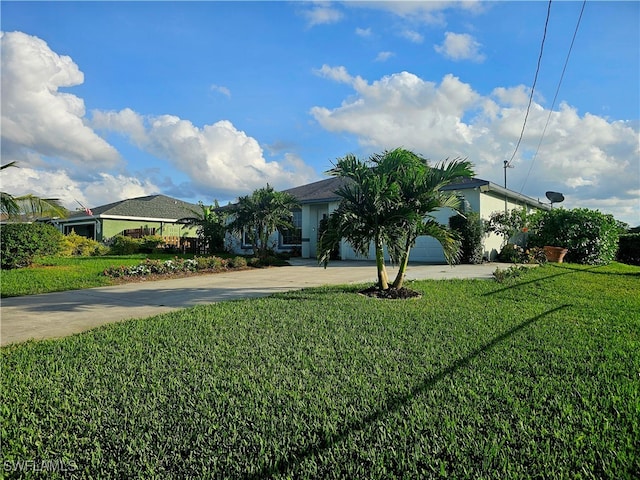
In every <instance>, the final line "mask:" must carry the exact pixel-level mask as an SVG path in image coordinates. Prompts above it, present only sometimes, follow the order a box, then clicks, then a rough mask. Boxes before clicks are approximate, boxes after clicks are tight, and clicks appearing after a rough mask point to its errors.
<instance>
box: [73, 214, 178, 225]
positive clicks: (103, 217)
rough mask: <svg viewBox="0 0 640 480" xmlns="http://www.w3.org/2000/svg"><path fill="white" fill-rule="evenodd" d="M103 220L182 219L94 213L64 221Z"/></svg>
mask: <svg viewBox="0 0 640 480" xmlns="http://www.w3.org/2000/svg"><path fill="white" fill-rule="evenodd" d="M91 219H93V220H98V219H100V220H102V219H108V220H135V221H143V222H174V223H175V222H177V221H178V220H180V219H179V218H153V217H126V216H123V215H104V214H99V215H93V216H89V215H87V216H83V217H71V218H66V219H64V220H63V221H67V222H75V221H77V220H91Z"/></svg>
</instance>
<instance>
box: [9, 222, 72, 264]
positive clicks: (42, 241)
mask: <svg viewBox="0 0 640 480" xmlns="http://www.w3.org/2000/svg"><path fill="white" fill-rule="evenodd" d="M62 237H63V235H62V233H60V231H58V229H57V228H55V227H54V226H52V225H47V224H44V223H8V224H6V225H3V226H2V230H0V263H1V264H2V268H3V269H11V268H22V267H28V266H29V265H31V264H32V263H33V260H34V259H35V258H36V257H38V256H43V255H56V254H57V253H58V252H59V251H60V248H61V243H62Z"/></svg>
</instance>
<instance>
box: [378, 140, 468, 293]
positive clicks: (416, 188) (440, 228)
mask: <svg viewBox="0 0 640 480" xmlns="http://www.w3.org/2000/svg"><path fill="white" fill-rule="evenodd" d="M389 157H400V160H395V161H393V160H392V161H389ZM396 164H399V165H400V166H399V167H394V166H395V165H396ZM383 165H384V166H385V168H396V171H397V172H398V177H397V181H398V182H399V183H400V190H401V192H402V200H401V209H402V210H401V212H399V214H398V215H396V218H399V219H400V225H399V227H400V232H402V235H401V241H400V242H399V243H398V244H396V245H394V246H393V248H390V251H391V252H393V253H394V256H395V258H397V259H399V269H398V273H397V275H396V278H395V280H394V282H393V287H394V288H401V287H402V284H403V282H404V277H405V273H406V269H407V264H408V261H409V254H410V252H411V248H412V247H413V246H414V245H415V242H416V240H417V238H418V237H419V236H428V237H432V238H434V239H436V240H437V241H438V242H439V243H440V245H441V246H442V250H443V253H444V256H445V259H446V260H447V262H448V263H449V264H451V263H453V262H455V260H456V259H457V257H458V256H459V254H460V244H459V241H458V240H457V238H456V235H455V234H454V233H453V232H451V230H450V229H449V228H447V227H446V226H445V225H442V224H441V223H440V222H438V221H437V220H436V219H435V217H434V212H436V211H438V210H441V209H443V208H450V209H452V210H455V211H457V210H458V209H459V208H460V202H461V201H460V198H459V197H458V195H457V194H456V192H454V191H444V190H442V189H443V187H445V186H447V185H449V184H451V183H452V182H454V181H456V180H459V179H462V178H471V177H473V176H474V175H475V174H474V172H473V169H472V165H471V163H470V162H468V161H467V160H462V159H459V158H456V159H454V160H451V161H450V160H444V161H443V162H441V163H439V164H437V165H435V166H433V167H431V166H429V165H428V162H427V161H426V160H424V159H422V158H420V157H417V156H416V155H415V154H413V153H412V152H408V151H406V150H401V149H397V150H394V151H393V152H389V153H388V154H387V158H385V159H384V160H383ZM402 240H403V241H402ZM398 247H401V249H400V250H395V249H396V248H398Z"/></svg>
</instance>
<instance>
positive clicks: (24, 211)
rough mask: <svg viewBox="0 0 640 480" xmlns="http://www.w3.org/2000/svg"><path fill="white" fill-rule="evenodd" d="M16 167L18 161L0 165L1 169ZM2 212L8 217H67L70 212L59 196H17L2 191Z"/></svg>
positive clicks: (0, 196)
mask: <svg viewBox="0 0 640 480" xmlns="http://www.w3.org/2000/svg"><path fill="white" fill-rule="evenodd" d="M9 167H16V168H18V166H17V165H16V162H9V163H7V164H5V165H2V166H0V170H4V169H5V168H9ZM0 212H1V213H2V214H3V215H6V216H7V218H8V219H18V218H22V217H26V218H27V219H33V218H34V217H66V216H68V214H69V212H68V210H67V209H66V208H64V207H63V206H62V204H61V203H60V201H59V200H58V199H57V198H40V197H37V196H35V195H31V194H28V195H22V196H19V197H15V196H13V195H11V194H9V193H6V192H0Z"/></svg>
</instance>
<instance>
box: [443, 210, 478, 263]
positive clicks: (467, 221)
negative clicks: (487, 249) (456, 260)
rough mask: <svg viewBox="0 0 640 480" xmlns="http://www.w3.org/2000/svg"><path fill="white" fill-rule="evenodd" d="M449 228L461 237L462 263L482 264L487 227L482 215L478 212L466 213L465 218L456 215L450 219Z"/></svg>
mask: <svg viewBox="0 0 640 480" xmlns="http://www.w3.org/2000/svg"><path fill="white" fill-rule="evenodd" d="M449 227H451V229H453V230H455V231H456V232H458V235H459V237H460V243H461V244H460V248H461V255H460V263H471V264H476V265H477V264H480V263H482V257H483V255H484V246H483V244H482V237H484V233H485V226H484V221H483V220H482V219H481V218H480V215H478V213H476V212H469V213H466V214H465V216H462V215H455V216H453V217H451V218H449Z"/></svg>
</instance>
